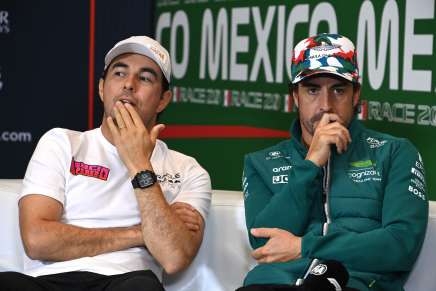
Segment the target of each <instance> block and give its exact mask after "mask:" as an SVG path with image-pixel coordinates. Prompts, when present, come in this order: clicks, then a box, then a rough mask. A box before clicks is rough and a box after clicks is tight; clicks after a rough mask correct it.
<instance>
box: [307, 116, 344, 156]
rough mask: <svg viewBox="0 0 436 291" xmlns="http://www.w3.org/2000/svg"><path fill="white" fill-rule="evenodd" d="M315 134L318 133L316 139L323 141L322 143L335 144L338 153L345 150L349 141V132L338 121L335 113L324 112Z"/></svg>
mask: <svg viewBox="0 0 436 291" xmlns="http://www.w3.org/2000/svg"><path fill="white" fill-rule="evenodd" d="M326 122H330V123H326ZM315 134H316V135H318V140H320V141H323V143H326V144H334V145H336V148H337V151H338V153H340V154H341V153H343V152H345V151H346V150H347V148H348V144H350V143H351V135H350V132H349V131H348V129H347V128H345V126H343V125H342V124H341V123H340V122H339V119H338V117H337V116H336V115H335V114H324V115H323V117H322V119H321V121H320V123H319V125H318V127H317V130H316V132H315Z"/></svg>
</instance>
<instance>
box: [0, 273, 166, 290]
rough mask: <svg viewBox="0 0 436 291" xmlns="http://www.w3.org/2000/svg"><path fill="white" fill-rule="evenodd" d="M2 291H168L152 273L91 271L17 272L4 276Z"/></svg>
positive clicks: (1, 280) (1, 275) (2, 277)
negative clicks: (42, 274) (30, 274)
mask: <svg viewBox="0 0 436 291" xmlns="http://www.w3.org/2000/svg"><path fill="white" fill-rule="evenodd" d="M0 290H2V291H3V290H5V291H12V290H17V291H27V290H28V291H82V290H83V291H85V290H86V291H103V290H104V291H124V290H129V291H130V290H141V291H165V290H164V288H163V286H162V284H161V283H160V282H159V279H158V278H157V277H156V275H155V274H154V273H153V272H152V271H150V270H146V271H134V272H129V273H124V274H119V275H112V276H106V275H101V274H96V273H91V272H67V273H59V274H52V275H46V276H39V277H31V276H27V275H24V274H21V273H17V272H2V273H0Z"/></svg>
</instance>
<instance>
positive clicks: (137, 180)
mask: <svg viewBox="0 0 436 291" xmlns="http://www.w3.org/2000/svg"><path fill="white" fill-rule="evenodd" d="M156 182H157V177H156V174H155V173H154V172H153V171H150V170H145V171H141V172H139V173H138V174H136V175H135V177H133V179H132V186H133V188H134V189H137V188H139V189H145V188H148V187H151V186H153V185H154V184H155V183H156Z"/></svg>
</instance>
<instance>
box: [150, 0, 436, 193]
mask: <svg viewBox="0 0 436 291" xmlns="http://www.w3.org/2000/svg"><path fill="white" fill-rule="evenodd" d="M434 2H435V0H408V1H394V0H388V1H345V0H343V1H340V0H337V1H264V0H257V1H256V0H250V1H237V0H234V1H218V0H215V1H205V0H189V1H188V0H185V1H181V0H162V1H157V5H156V18H155V27H156V31H155V34H156V38H157V39H158V40H159V41H161V43H162V44H163V45H164V46H165V47H167V48H168V49H169V51H170V54H171V58H172V61H173V81H172V86H173V92H174V99H173V103H172V104H171V105H170V106H169V108H168V109H167V110H166V112H164V114H163V116H162V122H164V123H166V124H167V125H168V129H167V130H166V132H164V135H163V138H164V139H165V140H166V142H167V143H168V144H169V146H170V147H172V148H174V149H176V150H179V151H181V152H183V153H186V154H188V155H191V156H194V157H195V158H196V159H197V160H198V161H199V162H200V163H201V164H202V165H203V166H204V167H205V168H206V169H207V170H208V171H209V173H210V174H211V177H212V183H213V188H215V189H234V190H240V184H241V183H240V178H241V172H242V165H243V156H244V154H245V153H248V152H251V151H255V150H258V149H261V148H264V147H267V146H270V145H272V144H275V143H277V142H279V141H280V140H282V139H284V138H286V137H285V136H286V133H287V131H288V129H289V127H290V124H291V122H292V120H293V119H294V118H295V114H296V113H295V109H294V108H293V106H292V103H291V102H290V101H291V100H290V98H289V96H288V92H287V82H288V80H289V77H288V76H289V66H290V50H291V49H292V47H293V46H294V45H295V44H296V42H298V41H299V40H301V39H303V38H305V37H307V36H309V35H313V34H316V33H318V32H332V33H334V32H338V33H341V34H343V35H346V36H348V37H349V38H350V39H351V40H352V41H353V42H354V43H355V44H356V48H357V51H358V55H359V65H360V69H361V72H362V86H363V87H362V95H361V99H362V101H363V102H362V114H361V116H360V118H361V119H362V120H363V121H364V123H365V124H366V125H367V126H368V127H370V128H373V129H376V130H380V131H383V132H387V133H390V134H392V135H395V136H402V137H407V138H409V139H410V140H411V141H412V142H413V143H414V144H415V145H416V147H417V148H418V149H419V151H420V152H421V154H422V156H423V159H424V163H425V168H426V178H427V184H428V193H429V198H430V199H432V200H436V182H435V180H436V159H435V149H434V143H436V88H435V87H436V82H435V80H436V77H435V75H436V74H434V72H433V71H434V70H435V69H434V68H435V67H436V66H435V65H436V57H435V53H434V51H435V46H434V39H435V38H434V34H435V31H436V22H435V3H434Z"/></svg>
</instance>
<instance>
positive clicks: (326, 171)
mask: <svg viewBox="0 0 436 291" xmlns="http://www.w3.org/2000/svg"><path fill="white" fill-rule="evenodd" d="M330 164H331V161H330V157H329V159H328V160H327V163H326V164H325V165H324V166H323V167H322V170H323V178H322V201H323V203H324V215H325V218H326V222H324V225H323V227H322V235H326V234H327V231H328V225H329V224H330V222H331V217H330V207H329V193H330Z"/></svg>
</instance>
